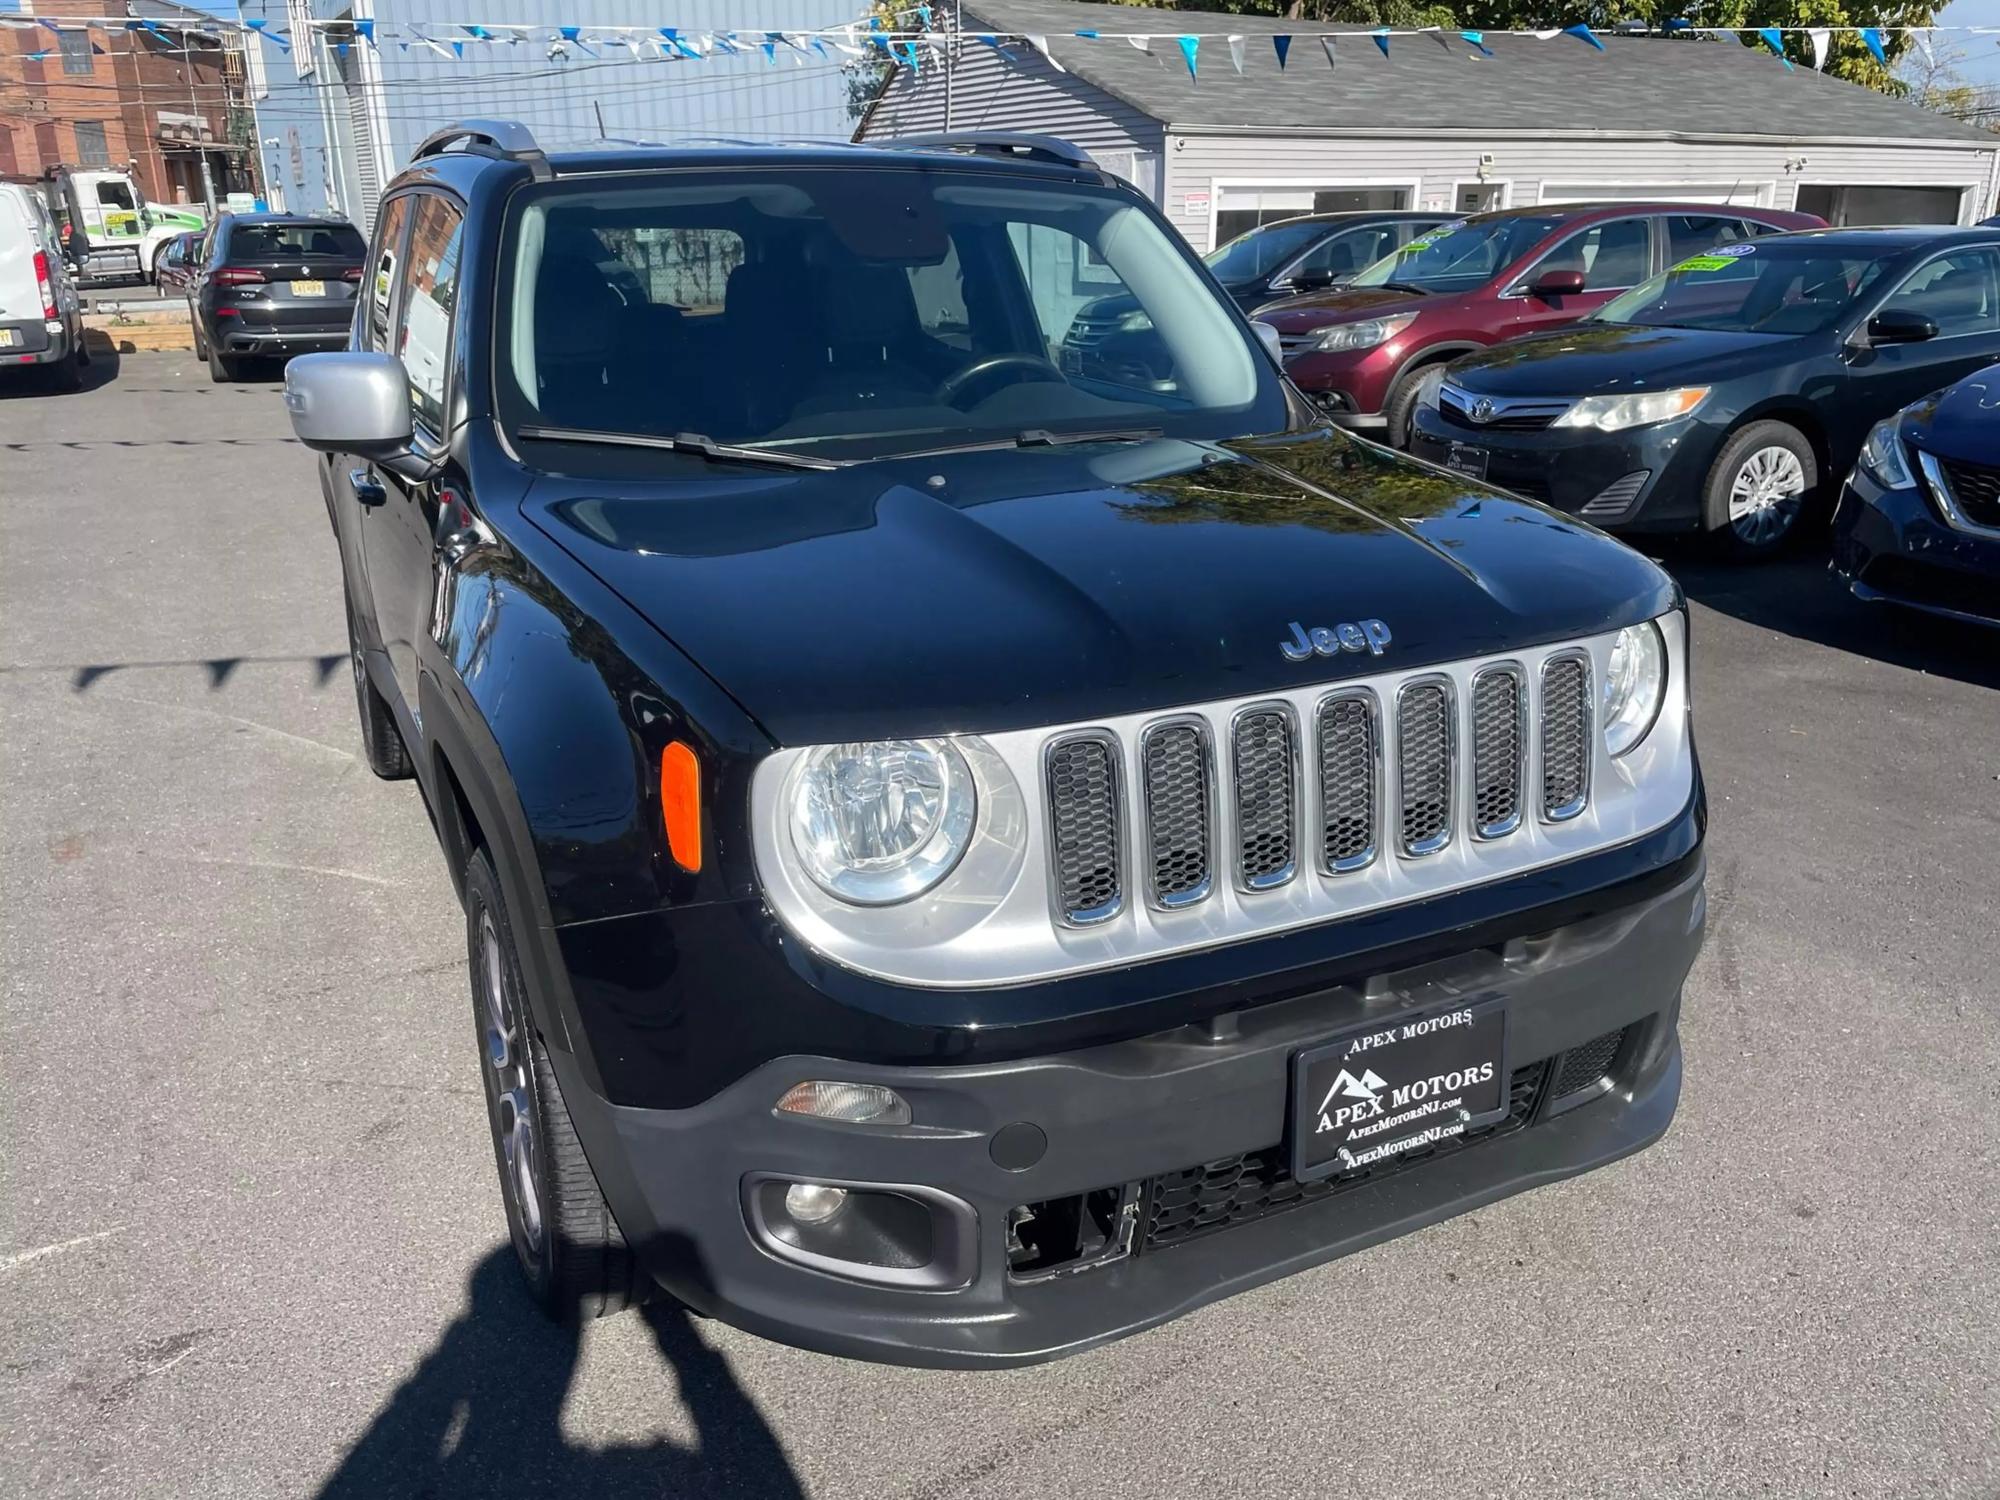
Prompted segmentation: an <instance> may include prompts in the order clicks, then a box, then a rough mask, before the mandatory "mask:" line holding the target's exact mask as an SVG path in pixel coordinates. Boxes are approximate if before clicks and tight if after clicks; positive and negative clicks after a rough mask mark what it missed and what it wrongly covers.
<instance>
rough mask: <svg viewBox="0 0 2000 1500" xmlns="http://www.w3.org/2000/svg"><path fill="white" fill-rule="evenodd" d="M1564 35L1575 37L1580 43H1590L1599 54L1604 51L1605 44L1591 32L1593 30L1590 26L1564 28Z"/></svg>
mask: <svg viewBox="0 0 2000 1500" xmlns="http://www.w3.org/2000/svg"><path fill="white" fill-rule="evenodd" d="M1563 35H1564V36H1573V37H1575V38H1576V39H1577V40H1578V41H1579V42H1588V43H1590V45H1591V46H1593V47H1595V48H1596V49H1597V50H1598V51H1599V52H1602V51H1603V50H1604V43H1602V42H1600V41H1599V40H1598V39H1597V37H1596V35H1595V34H1594V33H1593V32H1592V31H1591V29H1590V28H1589V27H1588V26H1584V25H1580V24H1579V25H1576V26H1565V27H1563Z"/></svg>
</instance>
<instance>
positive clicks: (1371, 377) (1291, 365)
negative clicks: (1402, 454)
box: [1285, 342, 1408, 432]
mask: <svg viewBox="0 0 2000 1500" xmlns="http://www.w3.org/2000/svg"><path fill="white" fill-rule="evenodd" d="M1407 353H1408V350H1406V349H1405V348H1403V347H1402V346H1401V345H1399V344H1396V343H1393V342H1392V343H1389V344H1382V345H1378V346H1377V347H1375V348H1373V349H1352V350H1341V351H1339V352H1338V353H1333V354H1319V353H1306V354H1296V355H1293V356H1292V357H1291V358H1289V359H1287V360H1286V361H1285V373H1286V374H1287V375H1288V376H1290V377H1291V381H1292V384H1293V385H1295V386H1297V387H1298V388H1299V389H1300V390H1301V391H1303V392H1304V393H1305V395H1306V397H1307V399H1308V400H1310V401H1311V402H1312V403H1313V405H1315V406H1317V407H1318V408H1319V409H1320V410H1321V411H1323V412H1325V413H1326V414H1327V416H1328V417H1329V418H1331V419H1332V420H1333V421H1334V422H1335V423H1337V424H1338V425H1340V426H1342V427H1345V428H1347V429H1348V430H1350V431H1361V432H1367V431H1372V430H1375V429H1378V428H1381V427H1385V426H1387V425H1388V420H1389V419H1388V417H1387V416H1386V415H1385V414H1384V413H1383V410H1382V408H1383V406H1384V404H1385V403H1386V402H1387V401H1388V399H1389V386H1390V384H1391V383H1392V382H1393V381H1394V380H1395V378H1396V371H1397V369H1398V367H1399V365H1400V363H1401V361H1402V359H1403V358H1404V357H1405V356H1406V355H1407Z"/></svg>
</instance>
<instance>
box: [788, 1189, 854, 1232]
mask: <svg viewBox="0 0 2000 1500" xmlns="http://www.w3.org/2000/svg"><path fill="white" fill-rule="evenodd" d="M846 1206H847V1189H846V1188H837V1187H822V1186H820V1184H818V1183H816V1182H795V1183H793V1184H792V1185H791V1186H790V1187H788V1188H786V1189H785V1212H786V1213H788V1214H790V1215H791V1216H792V1217H793V1218H794V1219H796V1220H798V1222H799V1223H801V1224H824V1223H825V1222H826V1221H827V1220H828V1219H831V1218H832V1217H833V1216H834V1215H835V1214H837V1213H839V1212H840V1211H841V1210H842V1209H843V1208H845V1207H846Z"/></svg>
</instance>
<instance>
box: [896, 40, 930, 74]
mask: <svg viewBox="0 0 2000 1500" xmlns="http://www.w3.org/2000/svg"><path fill="white" fill-rule="evenodd" d="M897 47H898V48H899V49H900V50H901V52H902V54H903V61H904V62H906V63H908V64H909V65H910V71H911V72H912V73H921V72H923V70H924V63H923V59H922V58H921V57H919V56H918V55H917V44H916V43H915V42H899V43H897Z"/></svg>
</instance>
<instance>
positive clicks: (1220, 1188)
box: [1140, 1061, 1549, 1250]
mask: <svg viewBox="0 0 2000 1500" xmlns="http://www.w3.org/2000/svg"><path fill="white" fill-rule="evenodd" d="M1548 1075H1549V1064H1548V1063H1547V1062H1546V1061H1543V1062H1537V1063H1530V1064H1529V1065H1528V1066H1527V1067H1525V1068H1516V1069H1515V1070H1514V1072H1513V1073H1512V1074H1511V1075H1510V1076H1509V1078H1508V1093H1507V1114H1506V1117H1505V1118H1504V1119H1501V1120H1497V1121H1495V1122H1494V1123H1493V1124H1491V1125H1487V1126H1483V1127H1482V1128H1480V1129H1478V1130H1468V1131H1466V1132H1465V1134H1463V1135H1460V1136H1450V1137H1446V1138H1445V1139H1444V1140H1441V1141H1436V1142H1433V1143H1432V1144H1430V1145H1428V1146H1419V1147H1417V1148H1415V1149H1414V1150H1411V1151H1409V1152H1406V1153H1404V1154H1403V1155H1401V1156H1396V1157H1391V1158H1389V1159H1388V1160H1387V1161H1384V1162H1380V1163H1378V1164H1377V1165H1375V1166H1371V1167H1368V1168H1366V1169H1365V1170H1363V1171H1360V1172H1354V1173H1350V1174H1348V1175H1346V1176H1337V1177H1322V1178H1320V1179H1319V1180H1317V1181H1315V1182H1300V1181H1298V1180H1297V1179H1296V1178H1294V1177H1293V1176H1292V1171H1291V1163H1290V1160H1289V1156H1288V1153H1287V1152H1286V1150H1285V1148H1284V1147H1283V1146H1269V1147H1266V1148H1265V1149H1264V1150H1262V1151H1253V1152H1250V1153H1248V1154H1247V1155H1244V1156H1226V1157H1223V1158H1222V1159H1221V1160H1219V1161H1211V1162H1204V1163H1202V1164H1201V1165H1200V1166H1196V1167H1188V1168H1185V1169H1184V1170H1182V1171H1178V1172H1163V1173H1161V1174H1160V1175H1159V1176H1158V1177H1155V1178H1153V1179H1152V1180H1151V1181H1150V1182H1148V1183H1147V1184H1146V1187H1145V1194H1144V1198H1143V1222H1144V1226H1145V1227H1144V1228H1143V1229H1142V1231H1141V1234H1142V1239H1141V1243H1140V1248H1141V1249H1142V1250H1162V1249H1165V1248H1166V1247H1167V1246H1169V1245H1178V1244H1183V1243H1185V1242H1186V1241H1188V1240H1192V1239H1198V1238H1200V1237H1201V1236H1202V1235H1205V1234H1213V1233H1215V1232H1216V1231H1218V1230H1222V1229H1229V1228H1233V1227H1234V1226H1236V1225H1238V1224H1247V1223H1250V1222H1252V1221H1253V1220H1256V1219H1262V1218H1268V1217H1269V1216H1270V1215H1272V1214H1275V1213H1282V1212H1284V1211H1285V1210H1286V1209H1288V1208H1297V1207H1298V1206H1299V1205H1301V1204H1304V1203H1317V1202H1319V1201H1320V1200H1321V1199H1323V1198H1331V1197H1333V1196H1335V1195H1336V1194H1339V1193H1344V1192H1347V1191H1348V1190H1349V1189H1351V1188H1356V1187H1359V1186H1360V1185H1361V1184H1363V1183H1366V1182H1379V1181H1380V1180H1381V1179H1382V1178H1384V1177H1389V1176H1393V1175H1394V1174H1395V1173H1397V1172H1401V1171H1404V1170H1406V1169H1407V1168H1409V1167H1413V1166H1415V1165H1417V1164H1418V1163H1419V1162H1426V1161H1434V1160H1436V1159H1437V1158H1438V1157H1440V1156H1449V1155H1451V1154H1452V1153H1453V1152H1457V1151H1463V1150H1465V1149H1466V1148H1467V1147H1469V1146H1472V1145H1474V1144H1476V1143H1477V1142H1479V1141H1482V1140H1488V1139H1491V1138H1492V1137H1493V1136H1496V1135H1505V1134H1508V1133H1510V1132H1512V1131H1516V1130H1519V1129H1521V1128H1522V1127H1523V1126H1525V1125H1526V1124H1527V1123H1528V1122H1529V1121H1530V1120H1531V1119H1533V1118H1534V1114H1535V1107H1536V1104H1537V1103H1538V1102H1539V1101H1540V1099H1541V1095H1542V1085H1543V1083H1544V1082H1545V1081H1546V1080H1547V1078H1548Z"/></svg>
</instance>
